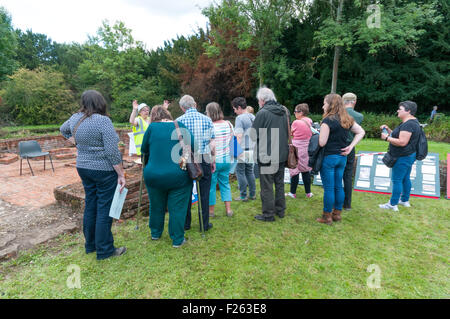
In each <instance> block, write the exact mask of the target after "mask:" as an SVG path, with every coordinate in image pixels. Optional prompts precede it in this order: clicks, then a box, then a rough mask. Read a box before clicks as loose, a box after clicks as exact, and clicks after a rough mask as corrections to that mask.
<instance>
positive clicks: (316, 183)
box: [313, 173, 323, 186]
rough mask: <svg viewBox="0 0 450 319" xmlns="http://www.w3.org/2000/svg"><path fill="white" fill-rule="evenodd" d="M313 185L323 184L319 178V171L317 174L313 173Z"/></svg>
mask: <svg viewBox="0 0 450 319" xmlns="http://www.w3.org/2000/svg"><path fill="white" fill-rule="evenodd" d="M313 185H316V186H323V184H322V178H320V173H319V174H317V175H314V180H313Z"/></svg>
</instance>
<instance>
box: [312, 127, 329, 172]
mask: <svg viewBox="0 0 450 319" xmlns="http://www.w3.org/2000/svg"><path fill="white" fill-rule="evenodd" d="M324 150H325V148H323V147H320V145H319V134H313V136H311V139H310V140H309V144H308V156H309V160H308V166H309V167H311V168H312V170H311V173H312V174H313V175H318V174H319V171H320V169H321V168H322V162H323V155H324Z"/></svg>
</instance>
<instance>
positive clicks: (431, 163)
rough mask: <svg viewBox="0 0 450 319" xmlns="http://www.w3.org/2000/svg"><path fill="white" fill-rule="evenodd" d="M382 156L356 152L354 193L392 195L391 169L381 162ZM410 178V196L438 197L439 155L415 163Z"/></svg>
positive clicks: (430, 155) (433, 154) (431, 154)
mask: <svg viewBox="0 0 450 319" xmlns="http://www.w3.org/2000/svg"><path fill="white" fill-rule="evenodd" d="M364 154H368V155H364ZM369 154H370V155H369ZM372 154H373V155H372ZM383 156H384V155H383V154H379V153H374V152H358V156H357V158H358V159H357V167H356V173H355V184H354V190H355V191H360V192H370V193H380V194H391V193H392V181H391V174H392V169H390V168H389V167H387V166H386V165H384V163H383V161H382V159H383ZM410 176H411V184H412V186H411V196H419V197H428V198H439V197H440V183H439V154H436V153H428V156H427V157H426V158H425V159H424V160H423V161H415V162H414V164H413V166H412V169H411V175H410Z"/></svg>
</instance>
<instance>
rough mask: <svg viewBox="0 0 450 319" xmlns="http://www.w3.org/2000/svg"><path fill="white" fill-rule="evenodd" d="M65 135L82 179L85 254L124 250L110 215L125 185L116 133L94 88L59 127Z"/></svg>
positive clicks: (116, 253)
mask: <svg viewBox="0 0 450 319" xmlns="http://www.w3.org/2000/svg"><path fill="white" fill-rule="evenodd" d="M60 131H61V133H62V135H63V136H64V137H65V138H68V139H70V140H72V142H75V144H76V146H77V152H78V156H77V171H78V175H79V176H80V178H81V181H82V182H83V187H84V192H85V205H84V216H83V233H84V238H85V239H86V243H85V248H86V253H87V254H89V253H93V252H97V259H99V260H100V259H106V258H108V257H111V256H119V255H122V254H123V253H125V251H126V248H125V247H120V248H115V247H114V238H113V235H112V232H111V226H112V218H111V217H109V210H110V208H111V204H112V200H113V198H114V193H115V190H116V187H117V184H119V185H120V186H121V188H120V192H122V190H123V188H124V187H125V175H124V170H123V168H122V155H121V154H120V151H119V147H118V143H119V137H118V136H117V133H116V131H115V130H114V126H113V124H112V122H111V120H110V118H109V117H108V116H107V115H106V101H105V99H104V98H103V96H102V95H101V94H100V93H99V92H97V91H95V90H89V91H85V92H84V93H83V95H82V96H81V109H80V110H79V112H78V113H76V114H74V115H72V117H71V118H70V119H68V120H67V121H66V122H65V123H64V124H63V125H62V126H61V128H60Z"/></svg>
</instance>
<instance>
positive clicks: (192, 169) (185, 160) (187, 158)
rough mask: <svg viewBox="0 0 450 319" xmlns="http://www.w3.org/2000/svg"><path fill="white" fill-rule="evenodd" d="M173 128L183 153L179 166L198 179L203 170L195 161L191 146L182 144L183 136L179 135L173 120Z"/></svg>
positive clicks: (178, 129)
mask: <svg viewBox="0 0 450 319" xmlns="http://www.w3.org/2000/svg"><path fill="white" fill-rule="evenodd" d="M173 123H174V124H175V128H176V130H177V135H178V140H179V141H180V145H181V148H182V150H183V153H182V155H181V159H180V168H181V169H182V170H187V172H188V175H189V177H190V178H191V179H193V180H199V179H201V178H202V176H203V170H202V167H201V166H200V164H199V163H196V162H195V158H194V153H193V152H192V151H191V147H190V146H189V145H186V144H184V142H183V138H182V136H181V132H180V127H179V126H178V122H177V121H174V122H173Z"/></svg>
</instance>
